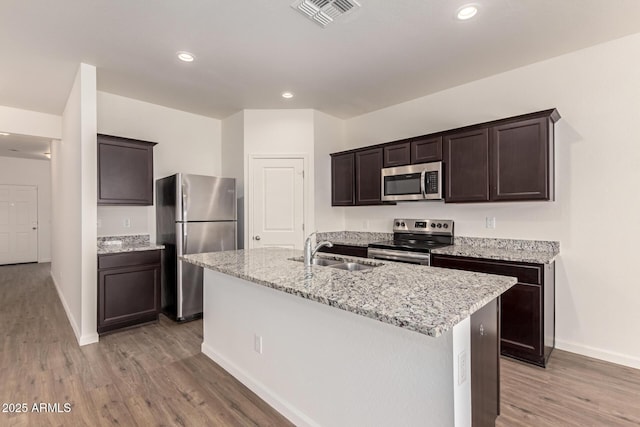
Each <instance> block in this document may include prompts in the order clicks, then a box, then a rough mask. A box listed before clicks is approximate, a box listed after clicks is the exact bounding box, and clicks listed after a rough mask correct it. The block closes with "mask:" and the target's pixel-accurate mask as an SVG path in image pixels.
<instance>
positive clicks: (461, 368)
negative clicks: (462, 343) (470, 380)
mask: <svg viewBox="0 0 640 427" xmlns="http://www.w3.org/2000/svg"><path fill="white" fill-rule="evenodd" d="M466 380H467V352H466V351H464V350H463V351H461V352H460V354H458V385H462V384H464V382H465V381H466Z"/></svg>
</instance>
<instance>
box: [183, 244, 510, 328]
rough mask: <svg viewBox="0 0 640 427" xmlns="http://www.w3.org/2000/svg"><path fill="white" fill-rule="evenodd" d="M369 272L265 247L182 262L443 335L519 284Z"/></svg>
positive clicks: (384, 264)
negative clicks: (304, 259)
mask: <svg viewBox="0 0 640 427" xmlns="http://www.w3.org/2000/svg"><path fill="white" fill-rule="evenodd" d="M320 257H321V258H334V259H351V260H357V261H360V262H363V263H369V264H378V265H380V266H379V267H375V268H372V269H369V270H364V271H344V270H339V269H335V268H331V267H324V266H313V267H311V268H310V269H305V267H304V265H303V264H302V262H299V261H294V260H292V258H298V259H301V258H302V251H300V250H293V249H282V248H262V249H250V250H237V251H226V252H213V253H203V254H193V255H185V256H183V257H181V258H182V259H183V260H185V261H187V262H190V263H192V264H195V265H199V266H201V267H204V268H209V269H211V270H214V271H219V272H221V273H224V274H228V275H230V276H234V277H238V278H240V279H244V280H247V281H250V282H253V283H256V284H259V285H263V286H267V287H270V288H273V289H276V290H279V291H282V292H286V293H289V294H292V295H296V296H299V297H301V298H306V299H310V300H313V301H316V302H319V303H321V304H327V305H330V306H332V307H336V308H339V309H342V310H346V311H349V312H352V313H356V314H359V315H362V316H366V317H369V318H371V319H375V320H379V321H381V322H385V323H389V324H392V325H395V326H398V327H401V328H405V329H410V330H413V331H416V332H419V333H421V334H425V335H429V336H432V337H438V336H440V335H442V334H443V333H445V332H447V331H448V330H450V329H452V328H453V326H455V325H456V324H457V323H459V322H460V321H461V320H463V319H465V318H467V317H469V316H470V315H471V314H472V313H474V312H475V311H477V310H479V309H480V308H482V307H483V306H484V305H485V304H487V303H488V302H490V301H492V300H493V299H494V298H496V297H497V296H499V295H500V294H502V293H503V292H505V291H506V290H507V289H509V288H510V287H511V286H513V285H514V284H515V283H516V279H515V278H514V277H506V276H496V275H490V274H482V273H473V272H467V271H459V270H450V269H444V268H436V267H427V266H420V265H414V264H404V263H396V262H390V261H380V260H371V259H366V258H355V257H343V256H325V254H323V255H322V256H320Z"/></svg>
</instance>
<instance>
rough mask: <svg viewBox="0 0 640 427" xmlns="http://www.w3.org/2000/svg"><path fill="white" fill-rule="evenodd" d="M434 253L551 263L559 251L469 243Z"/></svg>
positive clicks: (441, 249) (447, 247) (439, 249)
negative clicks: (471, 244)
mask: <svg viewBox="0 0 640 427" xmlns="http://www.w3.org/2000/svg"><path fill="white" fill-rule="evenodd" d="M431 253H432V254H437V255H451V256H460V257H469V258H484V259H495V260H500V261H516V262H530V263H533V264H549V263H551V262H553V261H554V260H555V258H556V256H558V253H557V252H540V251H527V250H522V249H504V248H483V247H476V246H468V245H451V246H445V247H443V248H438V249H433V250H432V251H431Z"/></svg>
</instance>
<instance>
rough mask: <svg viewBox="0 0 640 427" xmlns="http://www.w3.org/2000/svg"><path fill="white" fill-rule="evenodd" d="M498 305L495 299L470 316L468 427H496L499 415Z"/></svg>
mask: <svg viewBox="0 0 640 427" xmlns="http://www.w3.org/2000/svg"><path fill="white" fill-rule="evenodd" d="M499 309H500V305H499V304H498V299H497V298H496V299H494V300H493V301H491V302H490V303H489V304H487V305H485V306H484V307H482V308H481V309H480V310H478V311H476V312H475V313H473V314H472V315H471V425H472V426H473V427H485V426H495V423H496V418H497V417H498V415H499V414H500V360H499V357H498V356H499V353H500V340H499V337H500V330H499V328H500V325H499V323H498V318H499Z"/></svg>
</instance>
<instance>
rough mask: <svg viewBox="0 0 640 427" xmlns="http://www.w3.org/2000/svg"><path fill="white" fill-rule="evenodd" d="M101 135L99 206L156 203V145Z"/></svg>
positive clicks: (99, 145) (99, 138)
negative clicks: (154, 189)
mask: <svg viewBox="0 0 640 427" xmlns="http://www.w3.org/2000/svg"><path fill="white" fill-rule="evenodd" d="M154 145H156V143H155V142H148V141H139V140H136V139H129V138H121V137H117V136H111V135H102V134H98V205H137V206H150V205H153V146H154Z"/></svg>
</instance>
